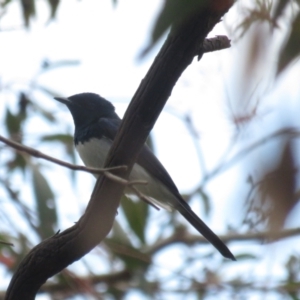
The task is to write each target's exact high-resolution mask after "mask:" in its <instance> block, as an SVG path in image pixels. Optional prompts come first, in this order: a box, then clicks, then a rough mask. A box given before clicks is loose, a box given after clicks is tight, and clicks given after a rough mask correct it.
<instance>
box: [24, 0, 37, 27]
mask: <svg viewBox="0 0 300 300" xmlns="http://www.w3.org/2000/svg"><path fill="white" fill-rule="evenodd" d="M21 7H22V13H23V18H24V21H25V26H26V27H28V26H29V20H30V18H32V17H34V16H35V0H21Z"/></svg>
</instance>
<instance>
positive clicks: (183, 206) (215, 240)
mask: <svg viewBox="0 0 300 300" xmlns="http://www.w3.org/2000/svg"><path fill="white" fill-rule="evenodd" d="M182 200H183V199H182ZM183 201H184V200H183ZM176 209H177V210H178V211H179V212H180V213H181V214H182V216H183V217H184V218H185V219H186V220H187V221H188V222H189V223H191V224H192V225H193V226H194V227H195V229H197V230H198V231H199V232H200V233H201V234H202V235H203V236H204V237H205V238H206V239H207V240H208V241H209V242H210V243H211V244H212V245H213V246H214V247H215V248H216V249H217V250H218V251H219V252H220V253H221V254H222V255H223V256H224V257H226V258H229V259H231V260H236V259H235V257H234V255H233V254H232V253H231V252H230V250H229V249H228V248H227V246H226V245H225V244H224V243H223V242H222V241H221V240H220V238H219V237H218V236H217V235H216V234H215V233H214V232H213V231H212V230H211V229H210V228H209V227H208V226H207V225H206V224H205V223H204V222H203V221H202V220H201V219H200V218H199V217H198V216H197V215H196V214H195V213H194V212H193V211H192V209H191V208H190V206H189V205H188V204H187V203H186V202H180V205H178V207H176Z"/></svg>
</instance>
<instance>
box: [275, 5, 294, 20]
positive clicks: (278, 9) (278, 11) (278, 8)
mask: <svg viewBox="0 0 300 300" xmlns="http://www.w3.org/2000/svg"><path fill="white" fill-rule="evenodd" d="M290 2H291V0H279V1H278V2H277V5H276V8H275V13H274V23H275V24H276V22H277V20H278V18H279V17H280V16H281V15H282V14H283V11H284V9H285V8H286V6H287V5H288V4H289V3H290Z"/></svg>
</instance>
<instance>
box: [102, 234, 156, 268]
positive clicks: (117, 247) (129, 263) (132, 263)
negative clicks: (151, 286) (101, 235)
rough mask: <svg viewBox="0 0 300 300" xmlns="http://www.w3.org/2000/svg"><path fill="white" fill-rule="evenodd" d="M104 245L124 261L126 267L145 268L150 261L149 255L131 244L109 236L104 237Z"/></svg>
mask: <svg viewBox="0 0 300 300" xmlns="http://www.w3.org/2000/svg"><path fill="white" fill-rule="evenodd" d="M105 244H106V246H107V247H108V248H109V249H110V250H111V251H112V252H113V253H114V254H115V255H116V256H117V257H119V258H120V259H122V261H123V262H124V263H125V265H126V267H127V269H129V270H134V269H137V268H138V269H141V268H142V269H145V268H146V267H147V266H148V265H149V264H150V263H151V255H149V254H145V253H143V252H141V251H140V250H139V249H137V248H134V247H133V246H129V245H125V244H122V243H120V242H115V241H114V240H113V239H111V238H106V239H105Z"/></svg>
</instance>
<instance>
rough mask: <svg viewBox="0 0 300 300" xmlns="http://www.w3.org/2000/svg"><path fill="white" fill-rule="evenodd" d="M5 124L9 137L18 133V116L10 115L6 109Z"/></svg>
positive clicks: (19, 122) (19, 127)
mask: <svg viewBox="0 0 300 300" xmlns="http://www.w3.org/2000/svg"><path fill="white" fill-rule="evenodd" d="M5 124H6V128H7V131H8V133H9V135H10V136H13V135H16V134H18V133H20V130H21V118H20V116H19V115H14V114H12V113H11V112H10V110H9V109H8V108H7V109H6V115H5Z"/></svg>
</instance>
